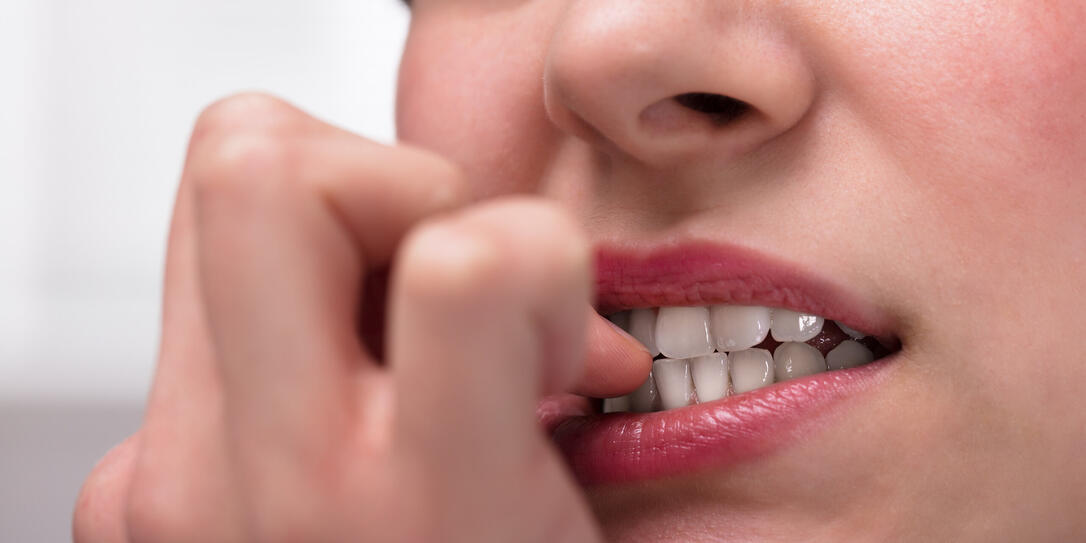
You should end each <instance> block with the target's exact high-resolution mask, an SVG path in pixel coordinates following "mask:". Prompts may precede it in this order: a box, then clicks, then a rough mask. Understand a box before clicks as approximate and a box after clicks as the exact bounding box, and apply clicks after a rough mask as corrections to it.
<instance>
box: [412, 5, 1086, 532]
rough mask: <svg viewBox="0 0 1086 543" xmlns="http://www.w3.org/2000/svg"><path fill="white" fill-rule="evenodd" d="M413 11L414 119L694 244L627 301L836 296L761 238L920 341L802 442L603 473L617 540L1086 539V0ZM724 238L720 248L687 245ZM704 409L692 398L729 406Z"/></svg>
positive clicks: (611, 243) (481, 183)
mask: <svg viewBox="0 0 1086 543" xmlns="http://www.w3.org/2000/svg"><path fill="white" fill-rule="evenodd" d="M414 4H415V5H414V6H413V8H412V9H413V18H412V25H411V32H410V37H409V39H408V42H407V48H406V52H405V55H404V59H403V65H402V70H401V81H400V93H399V110H398V126H399V134H400V137H401V138H402V140H403V141H405V142H409V143H412V144H416V145H420V146H424V147H428V148H431V149H434V150H436V151H438V152H440V153H442V154H444V155H446V156H448V157H450V158H452V159H454V160H456V161H458V162H459V163H460V164H462V165H463V166H464V168H465V169H466V171H467V172H468V174H469V176H470V177H471V178H472V179H473V180H474V182H475V183H476V184H477V186H478V188H479V191H480V193H481V194H482V195H486V196H490V195H498V194H504V193H539V194H542V195H545V196H548V197H551V198H553V199H555V200H558V201H560V202H561V203H562V204H564V205H565V206H567V207H568V208H569V209H570V210H571V211H572V212H573V213H575V214H576V215H577V216H578V217H580V218H581V219H582V220H583V224H584V227H585V228H586V230H587V231H588V233H589V235H590V237H591V238H592V239H593V240H594V241H596V242H597V243H599V245H600V247H601V250H603V251H611V252H613V253H615V254H622V255H627V256H629V255H641V256H644V255H652V254H655V255H657V256H658V258H656V260H657V262H656V266H657V268H659V266H660V262H658V261H659V260H660V259H661V258H666V256H663V257H661V256H659V255H672V256H673V257H674V258H675V259H676V261H675V262H672V263H671V265H672V268H669V269H677V270H679V271H678V272H676V273H675V274H673V275H674V277H672V278H671V279H669V278H668V276H666V274H665V276H661V275H660V274H656V275H653V276H652V277H654V278H655V279H653V280H655V281H656V282H657V283H658V284H655V285H653V284H648V285H646V284H640V285H639V286H638V287H637V288H639V289H641V290H640V291H637V292H632V291H623V292H620V293H619V294H615V290H616V287H615V285H614V284H613V283H614V276H613V275H612V276H611V284H608V285H602V284H601V289H603V290H604V291H606V293H607V294H608V295H610V296H611V298H610V299H609V302H608V305H610V306H613V307H611V308H612V309H623V308H630V307H645V306H658V305H690V304H689V303H680V301H676V300H675V299H666V300H665V298H666V297H667V296H666V295H664V294H660V293H668V292H671V293H673V296H672V298H674V297H675V295H674V293H675V292H681V293H683V294H682V295H684V296H687V301H688V302H690V301H692V302H696V303H705V304H709V303H729V302H730V303H735V302H737V301H743V300H746V301H750V302H765V300H762V299H761V298H759V296H762V297H764V298H767V299H768V298H773V299H774V303H769V302H765V303H763V304H762V305H777V306H791V307H792V308H793V309H800V310H803V309H808V310H812V311H813V310H814V309H816V308H811V307H803V300H804V299H807V298H806V296H807V295H808V293H805V292H793V291H791V290H787V288H785V287H781V288H779V289H776V290H774V289H775V288H776V287H775V286H774V285H773V284H772V283H773V281H774V279H773V278H775V277H780V276H781V275H780V274H777V275H774V274H773V273H768V272H767V273H766V274H764V275H763V274H762V273H761V272H760V271H759V270H758V269H754V270H753V271H750V272H749V273H745V274H744V273H739V274H736V272H735V268H736V266H729V265H727V264H726V261H727V260H728V258H729V257H728V255H729V254H731V253H735V254H736V255H737V256H736V258H737V259H744V258H750V255H756V257H754V261H757V262H762V261H763V260H764V261H770V262H772V263H773V264H772V265H771V266H770V267H774V266H775V267H776V268H781V269H787V270H790V271H789V272H788V273H786V274H784V275H788V276H791V275H796V276H800V277H802V280H800V281H799V284H825V285H830V287H829V288H828V290H826V291H825V292H836V293H840V296H841V297H842V298H847V299H848V300H849V301H848V302H841V306H842V307H847V309H843V310H842V313H841V315H845V314H852V315H858V316H857V317H856V319H857V320H855V321H854V322H855V323H856V324H857V325H866V326H869V327H870V328H872V330H871V331H879V332H883V333H886V334H887V335H892V336H893V337H895V338H896V339H897V340H898V341H900V345H901V350H900V351H899V352H897V353H896V354H895V355H893V356H891V357H889V358H888V359H887V360H886V361H885V362H884V363H882V364H880V365H876V366H878V369H875V370H872V369H871V367H868V369H867V370H866V371H867V372H868V373H866V374H865V377H864V379H866V381H865V384H864V386H861V387H855V389H854V390H852V389H850V392H848V393H847V394H844V396H845V397H843V398H838V399H835V400H834V401H832V402H829V403H825V402H823V403H818V404H815V403H812V404H811V405H812V406H813V407H811V408H810V409H807V410H806V412H803V411H804V409H803V408H804V404H803V402H798V403H797V404H796V406H795V408H794V409H793V412H792V413H791V414H789V415H787V416H784V417H782V420H784V419H787V420H789V421H791V422H788V423H787V424H783V423H782V424H783V426H782V427H784V428H785V430H782V431H781V432H777V433H778V434H780V433H783V434H786V435H785V437H781V436H780V435H777V436H775V437H773V438H772V439H769V440H763V441H764V443H763V441H757V440H755V441H750V440H747V441H743V440H742V439H743V437H742V436H739V437H738V438H736V439H737V440H738V441H736V443H740V444H742V446H743V447H746V446H747V445H751V447H750V448H751V449H752V450H754V449H756V451H755V452H752V453H750V454H740V455H731V456H729V457H728V459H725V458H723V457H724V456H728V454H722V457H721V459H720V460H719V461H713V460H712V459H711V458H710V460H708V461H705V462H702V463H696V465H693V464H691V465H693V466H694V467H691V468H690V469H685V468H676V469H665V470H663V471H660V472H659V473H657V472H653V473H648V472H644V473H642V472H638V473H641V475H636V474H635V475H633V476H628V477H624V476H622V475H621V474H619V475H615V474H614V473H613V472H608V471H607V469H606V468H604V469H603V470H602V471H601V472H599V473H605V474H606V475H603V476H600V477H599V478H600V479H606V480H607V481H609V482H608V483H607V484H593V485H590V486H589V490H588V492H589V496H590V498H591V501H592V504H593V507H594V508H595V510H596V513H597V515H598V516H599V518H600V519H601V521H602V522H603V524H604V529H605V531H606V532H607V534H608V536H610V537H612V538H617V539H623V540H645V541H661V540H676V541H692V540H699V539H705V540H727V541H732V540H744V541H745V540H758V541H799V540H803V541H855V540H914V541H922V540H928V541H930V540H941V541H952V540H974V539H986V540H991V539H996V540H1047V539H1054V540H1059V539H1063V540H1070V539H1071V538H1072V535H1073V534H1078V535H1080V536H1081V534H1082V533H1084V530H1086V516H1083V515H1082V514H1081V513H1082V511H1083V510H1084V509H1086V461H1084V460H1083V457H1082V453H1083V452H1084V451H1086V392H1084V391H1086V335H1084V333H1083V331H1084V330H1086V306H1084V304H1083V300H1084V294H1086V272H1083V265H1084V264H1086V211H1084V210H1086V100H1084V99H1083V97H1084V96H1086V54H1083V52H1086V33H1083V32H1082V31H1081V29H1083V28H1086V4H1084V3H1082V2H1080V1H1079V0H1050V1H1044V2H1037V1H1027V0H965V1H961V2H941V1H936V0H928V1H925V0H911V1H910V0H900V1H896V2H862V1H859V0H843V1H837V2H826V1H824V0H794V1H790V2H768V1H767V2H754V1H724V0H667V1H661V0H415V2H414ZM688 93H708V94H714V95H721V96H727V97H730V98H733V99H736V100H739V101H741V102H742V103H743V104H745V105H740V106H737V104H738V102H729V101H726V100H725V101H721V100H719V99H717V100H715V101H714V100H701V101H700V102H698V101H696V100H695V101H690V100H686V98H688V97H689V96H687V97H684V98H682V99H679V100H677V99H676V98H677V97H682V95H684V94H688ZM729 108H731V109H729ZM737 108H738V109H737ZM706 244H708V246H710V247H712V251H711V254H712V255H713V256H711V257H708V259H707V260H705V259H703V260H699V259H698V258H689V259H687V258H686V257H685V256H684V255H689V254H693V253H691V252H690V251H687V249H685V248H689V247H695V246H697V247H704V246H705V245H706ZM664 248H670V250H671V251H672V252H670V253H668V252H663V253H661V252H660V251H661V250H663V249H664ZM684 251H686V252H684ZM698 254H701V253H698ZM638 258H640V257H637V258H633V257H630V258H625V259H624V260H623V259H619V261H620V263H618V264H614V265H615V266H623V265H625V266H636V265H637V264H636V263H637V262H641V260H638ZM713 259H716V260H713ZM721 261H723V262H725V264H723V265H720V266H718V267H717V266H716V265H717V264H720V262H721ZM706 262H708V264H706ZM743 262H747V260H743ZM684 266H686V267H697V266H702V267H703V268H704V267H706V266H707V267H708V268H706V269H696V270H690V269H682V268H683V267H684ZM776 268H775V269H776ZM717 269H719V270H722V271H720V272H719V273H720V274H721V275H722V276H721V277H713V276H712V274H713V273H716V272H714V270H717ZM774 273H776V272H774ZM729 274H730V275H729ZM618 275H619V276H622V277H625V276H627V275H631V276H636V275H637V271H636V270H632V271H630V270H627V271H624V272H622V273H619V274H618ZM725 276H726V277H725ZM676 277H678V278H676ZM683 277H685V278H687V279H681V278H683ZM690 277H696V278H697V279H696V280H692V279H689V278H690ZM767 278H768V279H767ZM601 281H602V280H601ZM669 281H671V282H672V283H669ZM682 281H687V283H685V284H673V283H682ZM691 281H693V283H691ZM744 281H747V282H755V283H758V282H759V281H761V283H758V284H757V285H746V286H747V287H749V288H746V289H745V290H744ZM698 282H701V283H706V284H720V282H723V283H724V284H727V285H730V287H729V288H727V289H723V290H721V289H717V290H713V289H711V288H704V289H703V288H701V283H698ZM643 283H644V281H643ZM649 283H651V281H649ZM737 285H738V286H737ZM788 288H791V287H788ZM618 290H622V289H621V288H618ZM800 290H802V289H800ZM737 292H742V293H745V294H736V293H737ZM752 292H754V294H751V293H752ZM758 292H761V293H762V294H758ZM653 293H655V294H653ZM691 293H694V294H691ZM748 295H749V296H748ZM744 296H746V298H744ZM818 296H819V295H811V297H812V299H820V298H818ZM741 298H742V300H741ZM638 300H640V301H642V302H643V303H637V302H638ZM822 301H823V302H825V303H826V305H827V306H834V304H836V303H837V302H836V301H835V300H822ZM658 302H660V303H658ZM664 302H666V303H664ZM777 302H779V303H777ZM827 316H828V317H829V316H830V315H827ZM775 386H777V387H782V386H787V384H785V385H775ZM793 386H794V385H793ZM751 394H755V393H751ZM702 407H703V406H696V407H693V408H688V409H689V410H691V412H692V413H693V415H691V416H693V417H697V416H706V417H709V416H713V415H712V414H711V412H709V411H704V412H701V411H696V410H697V409H700V408H702ZM796 410H799V411H800V412H799V413H796V412H795V411H796ZM666 413H667V412H664V414H666ZM724 413H729V412H726V411H725V412H724ZM661 415H663V414H661ZM661 415H656V416H661ZM627 416H628V417H631V418H629V419H628V420H629V421H631V422H630V424H631V425H634V426H637V425H638V424H639V422H638V421H642V422H644V421H646V420H657V419H648V418H645V417H648V415H627ZM638 417H641V418H638ZM789 417H791V418H789ZM804 417H807V418H810V419H811V420H812V421H814V420H817V424H815V423H813V422H812V423H809V424H808V423H804V422H803V421H802V420H799V421H798V422H796V420H798V419H801V418H804ZM794 419H795V420H794ZM660 420H662V419H660ZM774 420H775V421H776V419H774ZM751 424H754V425H755V426H756V425H757V423H751ZM774 424H776V422H774ZM724 428H730V427H727V426H725V427H724ZM733 429H734V428H733ZM740 430H742V431H747V430H751V431H761V429H760V428H754V427H751V426H747V427H741V428H740ZM646 431H647V430H646ZM709 431H710V432H711V430H709ZM722 431H723V430H722ZM664 435H665V436H666V435H668V434H664ZM702 437H704V436H702ZM727 437H728V436H723V437H722V436H707V439H709V440H710V441H712V442H713V443H714V444H715V445H714V446H717V447H720V448H721V449H729V450H730V449H731V448H734V447H730V446H729V441H728V439H727ZM718 438H719V439H718ZM765 443H770V444H771V446H770V445H765ZM663 445H664V446H667V445H668V444H667V443H664V444H663ZM763 445H765V446H763ZM708 456H709V457H712V451H710V453H709V455H708ZM600 462H602V463H604V464H605V463H606V462H605V461H602V460H600V461H599V462H597V464H599V463H600ZM589 463H592V462H589ZM597 467H598V466H597ZM597 471H599V470H597ZM612 471H613V470H612ZM619 471H621V470H619ZM634 471H635V472H636V470H634ZM650 471H651V470H650ZM645 473H648V475H645ZM657 475H667V477H663V476H657ZM578 476H580V477H581V478H582V480H586V481H587V480H591V479H592V478H593V476H592V475H591V474H588V475H586V474H585V473H580V472H578Z"/></svg>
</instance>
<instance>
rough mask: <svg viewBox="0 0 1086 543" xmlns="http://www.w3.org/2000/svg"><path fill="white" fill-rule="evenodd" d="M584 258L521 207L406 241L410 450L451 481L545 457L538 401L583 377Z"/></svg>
mask: <svg viewBox="0 0 1086 543" xmlns="http://www.w3.org/2000/svg"><path fill="white" fill-rule="evenodd" d="M589 259H590V257H589V252H588V249H587V242H586V241H585V240H584V237H583V235H582V234H581V233H580V232H579V230H578V229H577V228H576V227H575V226H574V225H573V223H572V221H571V220H570V219H568V218H567V217H566V216H565V215H564V214H563V213H561V212H559V211H557V210H556V208H554V207H552V206H550V205H547V204H543V203H539V202H538V201H530V200H525V199H517V200H509V201H495V202H489V203H486V204H483V205H482V206H480V207H477V208H472V209H470V210H469V211H465V212H464V213H463V214H462V215H460V216H457V217H455V218H452V219H447V220H445V221H438V222H436V223H431V224H427V225H425V226H423V227H420V229H419V231H418V232H416V233H415V234H413V235H412V236H411V237H409V238H408V239H407V240H406V241H405V246H404V247H403V249H402V252H401V253H400V255H399V256H398V258H397V268H396V269H394V270H393V283H392V298H391V300H390V312H391V314H390V317H389V328H390V339H389V349H390V351H389V359H390V362H391V364H392V367H393V372H394V378H395V381H396V390H397V423H396V428H397V431H398V433H399V438H400V440H401V441H400V443H401V444H403V446H404V447H405V448H406V449H408V450H411V451H421V454H423V455H434V456H433V457H430V458H429V459H430V460H432V461H433V462H431V463H430V465H439V466H449V467H450V468H449V469H448V470H447V473H449V474H456V473H463V472H464V470H468V472H472V473H474V472H476V470H482V471H485V472H486V473H500V472H501V471H502V466H506V467H508V466H510V465H511V464H517V463H520V464H521V465H522V464H523V462H524V459H525V458H526V457H528V456H530V455H531V454H533V453H535V454H536V455H537V456H538V448H539V447H541V446H542V445H541V443H542V434H541V433H540V432H539V431H538V428H537V425H536V423H535V420H534V411H535V409H534V408H535V404H536V402H537V400H538V398H539V397H540V395H541V394H542V393H546V392H551V391H557V390H562V389H564V388H565V387H568V386H569V385H570V384H572V382H573V381H574V380H575V379H576V378H577V377H578V376H579V375H580V373H581V362H582V360H583V356H584V349H583V342H584V331H585V318H586V312H585V306H586V304H587V303H588V300H589V296H590V291H591V286H590V282H589V276H588V273H589V272H588V270H589ZM483 468H485V469H483Z"/></svg>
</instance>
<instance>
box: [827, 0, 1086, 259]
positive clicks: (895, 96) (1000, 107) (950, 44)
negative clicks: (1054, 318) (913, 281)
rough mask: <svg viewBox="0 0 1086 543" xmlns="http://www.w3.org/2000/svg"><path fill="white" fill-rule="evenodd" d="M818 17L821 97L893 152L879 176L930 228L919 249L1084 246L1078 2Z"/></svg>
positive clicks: (875, 8)
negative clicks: (888, 171) (886, 172)
mask: <svg viewBox="0 0 1086 543" xmlns="http://www.w3.org/2000/svg"><path fill="white" fill-rule="evenodd" d="M818 17H824V18H823V19H819V20H818V21H817V24H816V25H813V27H814V28H819V29H826V30H825V31H824V32H823V33H822V34H820V35H817V36H813V37H812V39H815V40H820V42H819V43H818V44H817V45H813V46H812V47H811V49H810V50H811V51H815V52H816V53H821V54H822V56H820V57H817V58H815V59H813V62H816V63H818V64H820V67H821V68H822V69H823V70H824V75H825V81H826V85H827V88H828V89H829V90H828V91H827V92H828V93H829V94H828V97H827V101H828V102H830V103H831V104H833V105H831V106H829V107H840V108H843V109H847V110H848V111H849V112H850V114H852V115H854V116H855V117H857V118H860V119H862V120H861V122H862V124H863V125H865V126H866V130H867V131H868V133H869V135H870V136H871V138H872V139H873V140H876V141H878V145H879V146H880V148H881V149H882V150H883V151H884V152H885V153H886V154H887V155H889V156H890V157H891V158H892V160H893V168H895V169H897V170H896V173H899V174H902V175H897V176H895V177H896V179H895V180H893V181H886V184H885V187H884V188H885V189H886V190H887V191H891V192H892V193H893V194H894V195H895V198H897V199H898V200H899V201H900V204H901V206H902V207H901V208H902V209H905V210H906V211H905V212H906V213H907V214H908V216H907V217H900V218H901V219H908V220H909V221H923V222H924V223H925V224H926V225H928V226H929V227H931V228H932V229H933V230H934V231H937V232H938V238H940V239H936V237H933V238H932V239H929V240H926V241H925V243H926V244H927V248H928V250H939V251H943V252H941V253H939V254H948V255H949V254H954V252H955V251H957V250H960V249H961V248H965V247H968V248H969V251H970V252H971V253H972V254H971V255H968V256H969V257H970V258H969V260H970V261H974V260H977V256H978V255H984V256H986V257H991V258H992V259H994V260H989V262H990V263H991V262H1003V261H1005V260H1008V259H1010V258H1019V259H1022V258H1023V257H1027V258H1028V257H1032V258H1046V259H1048V258H1056V259H1062V260H1063V261H1066V260H1067V258H1066V251H1067V250H1068V249H1071V248H1077V249H1078V250H1082V249H1086V221H1084V219H1083V216H1082V213H1081V209H1083V207H1084V206H1086V184H1083V183H1081V182H1079V181H1078V179H1079V178H1081V177H1082V174H1083V171H1084V169H1086V100H1083V99H1082V97H1083V96H1086V55H1083V54H1082V53H1081V52H1082V51H1086V34H1083V33H1082V32H1080V31H1079V29H1081V28H1084V26H1083V25H1084V24H1086V4H1084V3H1082V2H1080V1H1079V0H1066V1H1049V2H1032V1H1030V2H1026V1H1024V0H976V1H966V2H938V1H930V2H877V3H865V4H864V7H863V8H858V9H856V10H853V11H851V12H848V13H842V12H838V13H832V14H831V13H820V14H819V15H818ZM1068 238H1070V239H1068ZM1055 240H1059V243H1058V244H1057V243H1053V242H1054V241H1055ZM1061 252H1063V253H1064V254H1063V256H1060V253H1061ZM1057 261H1058V260H1057ZM1008 264H1010V262H1008ZM1016 267H1017V266H1015V265H1011V267H1010V268H1009V269H1015V268H1016ZM972 271H975V272H978V273H982V274H983V275H984V276H991V277H995V276H997V275H998V273H999V272H998V269H996V268H994V267H993V268H990V269H987V270H972ZM1004 274H1006V272H1004Z"/></svg>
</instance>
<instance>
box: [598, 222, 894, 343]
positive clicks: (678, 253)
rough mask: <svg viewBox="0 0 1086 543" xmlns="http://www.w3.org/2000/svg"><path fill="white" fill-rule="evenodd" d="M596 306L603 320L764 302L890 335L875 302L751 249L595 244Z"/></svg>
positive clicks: (705, 244) (884, 316)
mask: <svg viewBox="0 0 1086 543" xmlns="http://www.w3.org/2000/svg"><path fill="white" fill-rule="evenodd" d="M596 278H597V283H596V309H597V311H599V312H600V313H601V314H603V315H608V314H610V313H614V312H617V311H621V310H624V309H631V308H638V307H666V306H680V305H686V306H689V305H711V304H736V305H762V306H768V307H778V308H784V309H791V310H794V311H800V312H804V313H808V314H815V315H819V316H822V317H825V318H827V319H833V320H836V321H838V322H841V323H843V324H845V325H846V326H849V327H851V328H854V329H857V330H862V331H863V332H865V333H867V334H870V335H874V336H879V337H885V338H889V337H893V336H894V323H893V321H892V319H891V318H890V317H889V315H888V314H887V313H886V312H885V311H884V310H882V309H880V308H879V307H877V306H876V305H874V304H872V303H870V302H869V301H866V300H863V299H862V298H861V297H860V296H859V295H857V294H856V293H854V292H853V291H851V290H849V289H848V288H846V287H845V286H842V285H840V284H838V283H837V282H836V281H834V280H832V279H830V278H827V277H823V276H821V275H819V274H818V273H817V272H814V271H811V270H808V269H804V267H803V266H801V265H799V264H795V263H790V262H787V261H785V260H782V259H779V258H775V257H771V256H768V255H765V254H763V253H761V252H758V251H756V250H753V249H749V248H746V247H741V246H737V245H728V244H721V243H717V242H711V241H702V240H692V241H685V242H673V243H669V244H667V245H658V246H650V247H632V246H621V245H602V244H601V245H597V247H596Z"/></svg>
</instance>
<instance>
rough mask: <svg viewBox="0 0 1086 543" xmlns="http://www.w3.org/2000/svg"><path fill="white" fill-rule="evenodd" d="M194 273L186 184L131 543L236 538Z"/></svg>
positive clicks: (176, 215) (131, 499) (136, 476)
mask: <svg viewBox="0 0 1086 543" xmlns="http://www.w3.org/2000/svg"><path fill="white" fill-rule="evenodd" d="M196 265H197V258H196V233H195V208H194V206H193V197H192V190H191V186H190V185H189V184H188V183H185V182H182V184H181V187H180V189H179V190H178V195H177V201H176V204H175V205H174V212H173V219H172V221H171V224H170V236H169V240H168V244H167V250H166V273H165V280H164V284H163V290H164V292H163V312H162V339H161V343H160V346H159V357H158V366H157V367H156V370H155V377H154V383H153V386H152V389H151V395H150V398H149V399H148V402H147V408H146V411H145V415H144V423H143V427H142V428H141V429H140V440H139V442H138V453H137V458H136V460H135V466H134V472H133V474H132V484H131V487H130V488H129V491H128V507H127V510H126V511H125V518H126V521H127V526H128V528H129V531H130V532H131V533H132V535H133V538H132V539H133V540H142V539H141V537H142V536H144V535H150V534H161V533H169V534H171V535H173V536H175V537H177V538H178V540H181V541H198V540H202V539H203V538H207V540H221V541H226V540H230V539H231V538H232V537H233V536H236V535H237V532H236V522H235V521H234V520H233V519H235V518H237V517H236V515H235V513H236V511H235V510H234V509H233V506H234V503H235V502H234V496H233V495H232V494H231V487H230V481H231V479H230V473H229V467H228V465H227V463H226V458H225V454H224V451H223V449H222V447H221V445H222V436H223V435H225V430H224V428H223V416H222V394H221V384H220V380H219V376H218V370H217V368H216V366H215V364H214V353H213V352H212V347H211V340H210V336H209V333H208V330H207V325H206V321H205V318H204V317H205V308H204V304H203V294H202V292H201V290H200V286H199V283H198V280H197V279H198V276H197V272H196Z"/></svg>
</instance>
